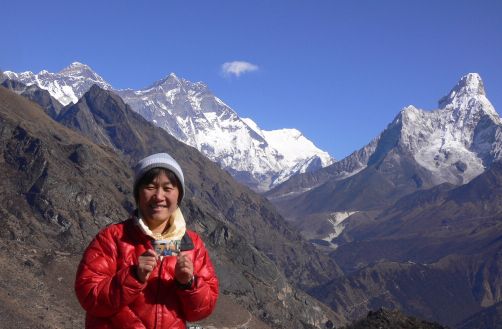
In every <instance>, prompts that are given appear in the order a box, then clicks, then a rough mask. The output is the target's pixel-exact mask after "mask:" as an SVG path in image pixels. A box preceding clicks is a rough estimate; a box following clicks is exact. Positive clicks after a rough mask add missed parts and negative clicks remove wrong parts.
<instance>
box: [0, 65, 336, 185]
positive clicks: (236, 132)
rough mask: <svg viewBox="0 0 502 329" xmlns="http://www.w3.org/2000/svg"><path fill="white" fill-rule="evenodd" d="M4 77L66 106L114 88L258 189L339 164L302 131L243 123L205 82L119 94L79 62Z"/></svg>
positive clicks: (175, 82) (166, 83)
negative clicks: (58, 68)
mask: <svg viewBox="0 0 502 329" xmlns="http://www.w3.org/2000/svg"><path fill="white" fill-rule="evenodd" d="M5 75H6V76H7V77H9V78H10V79H13V80H18V81H20V82H22V83H24V84H26V85H31V84H36V85H38V86H39V87H41V88H42V89H46V90H48V91H49V92H50V94H51V95H52V96H53V97H54V98H56V99H58V100H59V101H60V102H61V103H62V104H63V105H67V104H70V103H71V102H73V103H76V102H77V101H78V99H79V98H80V97H82V95H83V94H84V93H85V92H86V91H87V90H89V88H90V87H91V86H92V85H93V84H97V85H99V86H100V87H101V88H103V89H107V90H112V91H114V92H115V93H117V94H118V95H120V96H121V97H122V98H123V99H124V101H125V102H126V103H127V104H129V105H130V106H131V108H132V109H134V110H135V111H136V112H138V113H140V114H141V115H142V116H143V117H145V118H146V119H147V120H149V121H151V122H153V123H155V124H156V125H157V126H159V127H162V128H163V129H165V130H166V131H168V132H169V133H171V134H172V135H173V136H174V137H176V138H177V139H178V140H180V141H182V142H184V143H186V144H188V145H191V146H193V147H195V148H197V149H198V150H199V151H201V152H202V153H203V154H205V155H206V156H207V157H208V158H209V159H211V160H213V161H215V162H217V163H218V164H219V165H220V166H221V167H222V168H224V169H225V170H227V171H228V172H230V173H231V174H232V175H233V176H234V177H235V178H236V179H238V180H240V181H241V182H243V183H245V184H246V185H248V186H250V187H251V188H253V189H256V190H258V191H266V190H268V189H270V188H272V187H273V186H275V185H277V184H279V183H281V182H283V181H284V180H286V179H288V178H289V177H291V176H292V175H294V174H296V173H303V172H308V171H311V170H315V169H319V168H321V167H323V166H327V165H330V164H332V163H333V162H334V159H333V158H331V157H330V155H329V154H328V153H326V152H324V151H322V150H320V149H319V148H317V147H316V146H315V145H314V144H313V143H312V142H311V141H309V140H308V139H307V138H306V137H305V136H303V135H302V134H301V133H300V132H299V131H298V130H295V129H282V130H276V131H262V130H261V129H260V128H259V127H258V126H257V125H256V124H255V123H254V122H252V120H250V119H241V118H240V117H239V116H238V115H237V114H236V112H235V111H234V110H233V109H231V108H230V107H229V106H228V105H226V104H225V103H224V102H223V101H222V100H220V99H219V98H218V97H216V96H215V95H213V94H212V93H211V91H210V90H209V88H208V87H207V86H206V85H205V84H204V83H201V82H197V83H193V82H190V81H188V80H185V79H183V78H179V77H177V76H176V75H175V74H170V75H168V76H167V77H166V78H164V79H162V80H159V81H157V82H155V83H154V84H153V85H151V86H150V87H148V88H144V89H141V90H132V89H126V90H114V89H113V87H112V86H111V85H110V84H109V83H107V82H106V81H105V80H104V79H103V78H101V77H100V76H99V75H98V74H96V73H95V72H93V71H92V70H91V68H90V67H89V66H87V65H84V64H81V63H77V62H75V63H73V64H71V65H70V66H69V67H67V68H65V69H63V70H62V71H60V72H58V73H50V72H47V71H41V72H40V73H38V74H34V73H32V72H23V73H15V72H10V71H6V72H5Z"/></svg>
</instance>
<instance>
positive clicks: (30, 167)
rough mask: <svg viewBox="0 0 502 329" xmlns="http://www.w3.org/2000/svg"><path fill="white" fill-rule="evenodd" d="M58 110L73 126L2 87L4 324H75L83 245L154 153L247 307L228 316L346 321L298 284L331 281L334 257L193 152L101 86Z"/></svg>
mask: <svg viewBox="0 0 502 329" xmlns="http://www.w3.org/2000/svg"><path fill="white" fill-rule="evenodd" d="M56 119H57V120H59V121H60V122H61V123H63V124H65V125H67V126H69V127H71V128H72V129H68V128H66V127H64V126H62V125H61V124H60V123H58V122H57V121H55V120H53V119H51V118H50V117H49V116H48V115H47V114H46V113H44V111H43V109H42V108H40V107H39V106H37V105H36V104H35V103H33V102H31V101H28V100H27V99H25V98H23V97H20V96H18V95H16V94H15V93H13V92H11V91H8V90H6V89H4V88H0V134H1V136H2V138H1V143H0V152H1V155H2V156H1V158H0V159H1V160H0V163H1V167H2V170H1V171H0V178H1V180H0V181H1V182H2V183H1V184H0V192H1V193H0V198H1V200H0V202H1V204H2V207H1V209H0V212H1V215H2V218H3V225H2V226H1V227H0V250H1V252H0V262H1V263H2V266H0V274H1V277H2V280H1V281H0V284H1V285H2V287H3V289H2V291H1V292H0V300H1V301H2V303H1V304H2V306H1V307H0V314H2V319H4V320H3V321H4V323H6V324H7V327H9V326H14V325H16V326H20V327H30V328H45V327H64V328H73V327H82V321H83V312H82V310H81V308H80V306H79V305H78V303H77V302H76V299H75V297H74V294H73V279H74V273H75V271H76V266H77V263H78V261H79V260H80V255H81V253H82V251H83V248H85V246H86V245H87V243H88V242H89V241H90V239H91V238H92V237H93V236H94V235H95V234H96V233H97V232H98V230H99V229H101V228H103V227H104V226H106V225H107V224H109V223H112V222H118V221H121V220H123V219H125V218H127V216H128V213H129V211H130V210H132V209H133V208H134V205H133V199H132V191H131V186H132V172H131V170H130V169H129V168H130V167H131V166H132V164H133V163H135V162H136V161H137V160H138V159H139V158H141V157H143V156H145V155H147V154H151V153H154V152H160V151H167V152H169V153H171V154H172V155H173V156H174V157H175V158H176V159H177V160H178V162H179V163H180V165H181V166H182V168H183V170H184V172H185V175H186V177H187V180H186V185H187V195H186V201H184V204H183V205H182V209H183V211H184V213H185V217H186V218H187V221H188V226H189V227H190V228H192V229H194V230H196V231H198V232H199V233H200V234H201V235H202V237H203V239H204V241H205V242H206V245H207V246H208V249H209V250H210V253H211V256H212V259H213V261H214V263H215V266H216V267H217V271H218V275H219V277H220V279H221V292H222V295H224V297H223V298H224V300H225V301H226V302H225V303H226V305H227V307H228V308H229V309H232V307H233V309H234V310H235V312H234V313H235V314H236V316H237V315H238V314H241V315H243V314H245V316H246V320H245V321H242V322H239V321H240V319H228V318H227V320H228V321H234V323H245V322H246V321H247V320H248V319H255V320H252V321H254V322H255V323H258V322H260V323H262V325H264V324H263V323H266V324H267V325H269V326H271V327H276V328H282V327H303V326H307V325H318V326H320V325H322V324H323V323H324V322H325V321H327V320H328V319H333V320H336V321H341V320H343V315H342V314H341V313H340V314H334V313H333V312H331V311H330V310H329V309H327V308H326V307H324V306H323V305H321V304H319V303H318V302H316V301H315V300H313V299H312V298H311V297H309V296H308V295H306V294H304V293H302V292H301V291H300V290H298V289H297V287H300V286H301V287H310V286H315V285H317V284H318V283H319V282H322V281H327V280H328V278H329V277H331V276H333V275H337V274H336V273H339V270H338V268H337V266H336V265H335V264H334V263H333V262H332V261H331V260H329V258H326V257H324V256H322V255H320V254H319V253H318V252H317V251H316V250H315V249H314V248H313V247H312V246H310V245H309V244H307V243H305V242H303V240H302V239H301V238H300V236H299V235H298V234H297V233H295V232H294V231H292V230H291V229H290V228H289V227H288V226H287V225H286V224H285V222H284V220H283V219H282V218H281V216H280V215H279V214H278V213H277V212H276V211H275V210H274V208H273V207H272V206H271V204H270V203H268V202H267V201H266V200H265V199H264V198H262V197H261V196H259V195H257V194H255V193H253V192H252V191H250V190H249V189H247V188H245V187H243V186H241V185H239V184H237V183H236V182H235V181H234V180H233V179H232V178H231V177H230V176H229V175H228V174H226V173H225V172H223V171H221V170H220V169H219V168H218V167H217V166H216V165H214V164H213V163H212V162H210V161H209V160H207V159H206V158H205V157H204V156H202V155H201V154H200V153H199V152H198V151H197V150H195V149H193V148H190V147H187V146H186V145H184V144H182V143H180V142H178V141H176V140H175V139H174V138H172V137H171V136H170V135H168V134H167V133H166V132H165V131H163V130H161V129H159V128H155V127H154V126H153V125H151V124H150V123H148V122H146V121H145V120H144V119H142V118H141V117H140V116H139V115H138V114H136V113H134V112H132V111H130V109H129V108H128V107H127V106H126V105H125V104H124V103H123V102H122V101H121V99H120V98H118V97H117V96H115V95H113V94H112V93H109V92H107V91H104V90H101V89H99V88H91V90H90V91H89V92H88V93H87V94H86V95H85V96H84V97H83V98H82V99H81V100H80V101H79V102H78V103H77V104H75V105H70V106H68V107H66V108H64V109H62V110H61V111H60V113H59V114H58V115H57V116H56ZM228 303H230V304H228ZM228 305H232V307H230V306H228ZM237 310H239V311H237ZM245 310H248V311H249V312H250V313H248V312H247V311H245ZM218 312H220V313H218ZM221 312H224V310H221V309H218V310H217V312H216V314H215V315H214V319H216V321H217V319H220V320H221V319H224V318H225V317H224V316H222V313H221ZM4 315H5V317H4ZM258 318H259V319H261V320H258ZM5 321H6V322H5ZM208 321H215V320H208ZM208 323H209V322H208ZM212 323H213V324H215V323H214V322H212ZM219 325H224V324H221V323H220V324H219Z"/></svg>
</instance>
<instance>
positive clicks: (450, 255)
mask: <svg viewBox="0 0 502 329" xmlns="http://www.w3.org/2000/svg"><path fill="white" fill-rule="evenodd" d="M501 186H502V163H500V162H496V163H494V164H493V165H492V167H491V168H490V169H489V170H487V171H486V172H485V173H483V174H481V175H480V176H478V177H476V178H475V179H473V180H472V181H471V182H469V183H468V184H466V185H463V186H460V187H454V186H452V185H448V184H446V185H441V186H437V187H435V188H433V189H430V190H427V191H419V192H415V193H413V194H410V195H408V196H406V197H403V198H402V199H400V200H399V201H398V202H397V203H396V204H395V205H393V206H392V207H389V208H387V209H386V210H385V211H383V212H381V213H380V214H379V215H378V216H376V217H374V218H369V219H368V218H366V219H364V218H361V217H357V216H355V217H349V218H348V219H347V224H346V227H345V230H344V232H343V234H342V235H340V236H339V237H338V238H337V239H335V241H334V242H335V243H336V244H337V245H338V248H337V249H336V250H334V251H333V252H332V257H333V258H334V259H335V260H336V261H337V262H338V264H340V266H341V267H342V269H344V271H345V273H347V276H346V277H345V278H343V279H338V280H334V281H333V282H331V283H329V284H328V285H326V286H324V287H321V288H317V289H315V290H314V291H313V294H314V295H315V296H317V297H318V298H320V299H321V300H323V301H325V302H326V303H328V304H330V305H331V306H332V307H333V308H335V309H336V308H342V309H345V310H347V311H348V312H349V313H350V315H349V317H350V318H353V317H359V316H362V315H363V314H364V313H365V312H367V311H368V310H370V309H374V308H375V307H379V306H385V307H389V308H398V309H402V310H403V311H405V312H406V313H409V314H414V315H417V316H420V317H422V318H426V319H432V320H435V321H438V322H440V323H444V324H447V325H449V326H452V327H453V326H457V325H458V324H459V323H460V322H462V321H464V320H465V319H466V318H468V317H470V316H473V317H475V315H476V314H477V313H479V314H486V313H482V312H483V310H484V309H485V308H490V307H492V306H493V305H496V304H497V303H500V301H501V300H502V288H501V287H502V275H501V273H502V238H501V237H502V220H501V214H502V206H501V204H502V188H501ZM490 314H492V313H490ZM499 315H500V314H499ZM499 315H497V314H496V313H495V315H493V314H492V315H491V316H492V317H497V316H499ZM480 316H481V315H480ZM498 319H499V320H501V319H500V318H498ZM480 328H484V327H480ZM486 328H490V327H486Z"/></svg>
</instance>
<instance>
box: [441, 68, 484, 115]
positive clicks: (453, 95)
mask: <svg viewBox="0 0 502 329" xmlns="http://www.w3.org/2000/svg"><path fill="white" fill-rule="evenodd" d="M463 96H467V97H472V96H486V93H485V87H484V84H483V80H482V79H481V76H480V75H479V74H478V73H468V74H466V75H464V76H463V77H462V78H461V79H460V81H459V82H458V83H457V85H456V86H455V87H453V89H452V90H451V91H450V93H449V94H448V95H447V96H445V97H443V98H441V99H440V100H439V107H440V108H445V107H446V105H448V104H450V103H452V102H453V101H454V100H455V99H458V98H460V97H463Z"/></svg>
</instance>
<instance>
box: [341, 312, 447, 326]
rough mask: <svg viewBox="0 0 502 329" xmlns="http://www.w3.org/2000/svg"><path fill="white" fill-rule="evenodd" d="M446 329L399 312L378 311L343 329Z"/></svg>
mask: <svg viewBox="0 0 502 329" xmlns="http://www.w3.org/2000/svg"><path fill="white" fill-rule="evenodd" d="M380 328H386V329H448V328H447V327H443V326H441V325H439V324H437V323H431V322H427V321H423V320H418V319H416V318H414V317H410V316H406V315H404V314H402V313H401V312H399V311H393V310H386V309H379V310H378V311H375V312H369V313H368V315H367V316H366V318H365V319H361V320H359V321H357V322H355V323H353V324H352V325H350V326H347V327H344V329H380Z"/></svg>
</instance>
